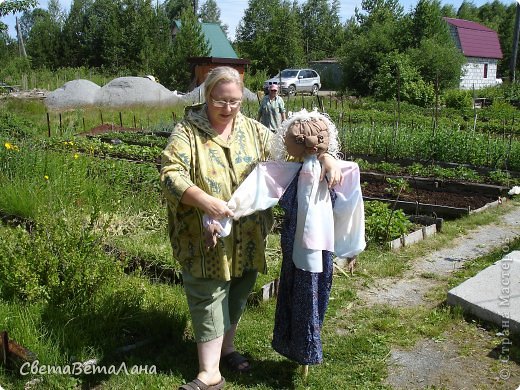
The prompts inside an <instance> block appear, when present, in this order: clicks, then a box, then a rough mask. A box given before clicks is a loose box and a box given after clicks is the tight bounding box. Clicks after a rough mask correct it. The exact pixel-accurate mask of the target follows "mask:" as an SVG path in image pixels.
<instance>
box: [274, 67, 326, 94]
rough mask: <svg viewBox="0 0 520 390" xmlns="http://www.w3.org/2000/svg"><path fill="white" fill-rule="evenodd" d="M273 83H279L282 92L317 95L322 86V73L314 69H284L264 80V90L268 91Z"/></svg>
mask: <svg viewBox="0 0 520 390" xmlns="http://www.w3.org/2000/svg"><path fill="white" fill-rule="evenodd" d="M271 84H278V85H279V87H280V89H281V92H282V93H284V94H289V95H294V94H295V93H296V92H309V93H311V94H312V95H316V94H317V93H318V91H319V89H320V88H321V81H320V75H319V74H318V72H316V71H315V70H313V69H284V70H282V71H281V73H278V74H277V75H276V76H274V77H273V78H271V79H269V80H266V81H264V91H267V90H268V89H269V86H270V85H271Z"/></svg>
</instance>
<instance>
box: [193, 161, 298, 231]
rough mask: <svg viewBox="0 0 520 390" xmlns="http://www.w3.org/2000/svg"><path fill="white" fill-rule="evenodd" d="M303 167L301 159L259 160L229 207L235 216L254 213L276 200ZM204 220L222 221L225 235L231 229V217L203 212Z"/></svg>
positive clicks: (266, 207) (231, 200) (206, 222)
mask: <svg viewBox="0 0 520 390" xmlns="http://www.w3.org/2000/svg"><path fill="white" fill-rule="evenodd" d="M300 167H301V164H300V163H295V162H285V161H283V162H281V161H267V162H262V163H259V164H258V165H257V166H256V167H255V168H254V169H253V171H252V172H251V173H250V174H249V175H248V176H247V177H246V179H245V180H244V181H243V182H242V184H240V186H239V187H238V188H237V189H236V191H235V192H234V193H233V195H232V196H231V199H230V200H229V201H228V207H229V209H230V210H231V211H233V214H234V217H233V219H234V220H238V219H239V218H240V217H245V216H246V215H250V214H253V213H254V212H255V211H259V210H266V209H268V208H270V207H273V206H274V205H275V204H277V203H278V200H279V199H280V197H281V196H282V195H283V193H284V192H285V190H286V189H287V187H288V186H289V184H291V182H292V180H293V179H294V177H295V176H296V174H297V173H298V170H299V169H300ZM203 222H204V225H206V224H208V223H211V222H213V223H215V222H217V223H219V224H220V226H221V227H222V229H221V233H220V236H221V237H226V236H228V235H229V233H230V232H231V225H232V219H231V218H224V219H221V220H218V221H213V220H210V219H209V217H208V216H207V215H204V216H203Z"/></svg>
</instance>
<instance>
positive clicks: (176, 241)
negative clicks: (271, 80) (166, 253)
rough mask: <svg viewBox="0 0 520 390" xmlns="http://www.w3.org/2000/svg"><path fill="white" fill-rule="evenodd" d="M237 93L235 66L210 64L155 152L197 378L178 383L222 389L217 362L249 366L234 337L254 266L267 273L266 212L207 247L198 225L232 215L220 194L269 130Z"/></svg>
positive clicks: (255, 156) (327, 162) (333, 172)
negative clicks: (197, 97) (200, 91)
mask: <svg viewBox="0 0 520 390" xmlns="http://www.w3.org/2000/svg"><path fill="white" fill-rule="evenodd" d="M242 93H243V83H242V79H241V77H240V74H239V73H238V72H237V71H236V70H235V69H233V68H230V67H218V68H215V69H213V70H212V71H211V72H210V73H209V74H208V76H207V78H206V81H205V92H204V96H205V100H206V103H204V104H197V105H194V106H190V107H187V108H186V110H185V117H184V120H183V121H182V122H180V123H179V124H178V125H177V126H176V127H175V129H174V130H173V132H172V135H171V136H170V139H169V142H168V145H167V146H166V148H165V150H164V151H163V155H162V168H161V183H162V187H163V191H164V194H165V196H166V199H167V205H168V222H169V234H170V242H171V245H172V248H173V254H174V257H175V258H176V259H177V260H178V261H179V263H180V264H181V265H182V268H183V270H182V276H183V282H184V289H185V292H186V297H187V301H188V306H189V309H190V314H191V318H192V324H193V328H194V335H195V341H196V342H197V352H198V357H199V373H198V375H197V378H196V379H195V380H194V381H192V382H190V383H188V384H186V385H184V386H181V387H180V389H197V388H200V389H206V388H208V389H221V388H223V387H224V383H225V381H224V378H223V377H222V376H221V374H220V368H219V363H220V361H222V362H223V363H224V364H226V365H227V366H228V368H230V369H233V370H235V371H238V372H245V371H248V370H249V369H250V368H251V366H250V364H249V361H248V360H247V359H246V358H245V357H244V356H242V355H241V354H239V353H238V352H237V351H236V350H235V346H234V336H235V333H236V330H237V324H238V321H239V319H240V316H241V315H242V312H243V311H244V308H245V305H246V301H247V297H248V296H249V294H250V292H251V290H252V289H253V287H254V284H255V281H256V277H257V273H258V272H259V271H260V272H264V273H265V272H266V261H265V242H266V241H265V240H266V237H267V234H268V233H269V231H270V229H271V226H272V214H271V211H270V210H267V211H261V212H256V213H254V214H252V215H249V216H247V217H243V218H240V219H239V220H238V221H235V222H234V223H233V230H232V232H231V234H230V235H228V236H227V237H223V238H220V239H219V240H218V244H217V245H216V246H215V247H214V248H211V249H208V248H207V246H206V244H205V240H204V228H203V224H202V216H203V214H206V215H208V216H209V217H210V218H213V219H216V220H219V219H223V218H226V217H232V216H233V212H232V211H231V210H230V209H229V208H228V206H227V204H226V201H227V200H229V199H230V198H231V195H232V194H233V191H234V190H235V189H236V188H237V187H238V186H239V185H240V183H241V182H242V181H243V180H244V179H245V178H246V176H247V175H248V174H249V172H250V171H251V170H252V169H253V168H254V166H255V164H256V163H257V162H259V161H264V160H265V159H266V158H267V155H268V150H269V138H270V135H271V132H270V131H269V130H268V129H267V128H265V127H264V126H263V125H261V124H260V123H258V122H257V121H255V120H253V119H250V118H247V117H245V116H244V115H242V114H241V113H240V104H241V102H242ZM322 163H323V166H324V168H323V170H322V176H324V175H325V171H326V172H327V174H328V176H329V185H331V186H332V185H334V184H335V183H337V182H339V180H340V175H341V173H340V170H339V169H337V168H336V161H335V159H334V158H333V157H331V156H327V155H325V156H324V157H323V159H322ZM190 386H191V387H190Z"/></svg>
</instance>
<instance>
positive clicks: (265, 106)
mask: <svg viewBox="0 0 520 390" xmlns="http://www.w3.org/2000/svg"><path fill="white" fill-rule="evenodd" d="M284 112H285V103H284V102H283V99H282V98H281V97H280V96H276V97H275V98H274V99H273V100H271V99H270V97H269V95H267V96H264V98H263V99H262V102H261V103H260V109H259V110H258V115H259V117H260V122H262V124H263V125H265V126H266V127H268V128H269V129H270V130H273V131H274V130H276V129H277V128H279V127H280V125H281V124H282V113H284Z"/></svg>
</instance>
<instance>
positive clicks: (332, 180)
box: [319, 153, 343, 188]
mask: <svg viewBox="0 0 520 390" xmlns="http://www.w3.org/2000/svg"><path fill="white" fill-rule="evenodd" d="M319 160H320V162H321V174H320V181H322V180H323V179H324V178H325V175H327V179H328V182H329V185H328V187H329V188H332V187H334V186H335V185H336V184H342V183H343V175H342V174H341V168H340V166H339V164H338V160H337V159H335V158H334V157H332V156H331V155H330V154H328V153H323V154H322V155H321V156H320V157H319Z"/></svg>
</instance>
